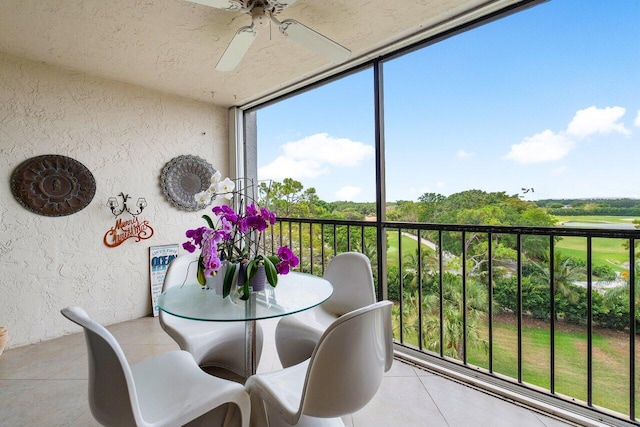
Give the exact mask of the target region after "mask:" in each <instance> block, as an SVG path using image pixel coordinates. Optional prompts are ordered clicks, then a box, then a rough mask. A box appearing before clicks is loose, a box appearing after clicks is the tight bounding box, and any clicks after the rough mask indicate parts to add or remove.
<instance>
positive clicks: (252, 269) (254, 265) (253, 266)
mask: <svg viewBox="0 0 640 427" xmlns="http://www.w3.org/2000/svg"><path fill="white" fill-rule="evenodd" d="M259 261H260V260H259V259H258V258H257V257H256V258H254V259H252V260H251V261H249V264H247V281H248V280H249V279H251V278H252V277H253V275H254V274H256V271H258V262H259Z"/></svg>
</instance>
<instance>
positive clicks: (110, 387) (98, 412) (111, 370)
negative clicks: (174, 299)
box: [61, 307, 143, 426]
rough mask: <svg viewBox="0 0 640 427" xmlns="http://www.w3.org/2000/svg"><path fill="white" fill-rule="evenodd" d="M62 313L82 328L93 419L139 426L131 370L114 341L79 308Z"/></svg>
mask: <svg viewBox="0 0 640 427" xmlns="http://www.w3.org/2000/svg"><path fill="white" fill-rule="evenodd" d="M61 313H62V315H63V316H64V317H66V318H67V319H69V320H71V321H72V322H74V323H77V324H78V325H80V326H82V327H83V328H84V332H85V338H86V341H87V351H88V356H89V406H90V408H91V413H92V414H93V416H94V417H95V419H96V420H97V421H98V422H100V423H101V424H103V425H118V426H137V425H141V424H142V422H143V421H142V416H141V414H140V409H139V403H138V398H137V395H136V389H135V385H134V382H133V375H132V373H131V368H130V367H129V363H128V362H127V358H126V357H125V355H124V352H123V351H122V348H121V347H120V345H119V344H118V342H117V341H116V339H115V338H114V337H113V335H111V333H110V332H109V331H107V330H106V329H105V328H104V327H103V326H102V325H100V324H99V323H97V322H95V321H93V320H91V318H90V317H89V316H88V315H87V313H86V312H85V311H84V310H83V309H81V308H80V307H67V308H64V309H62V310H61Z"/></svg>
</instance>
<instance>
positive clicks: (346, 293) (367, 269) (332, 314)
mask: <svg viewBox="0 0 640 427" xmlns="http://www.w3.org/2000/svg"><path fill="white" fill-rule="evenodd" d="M324 278H325V279H327V280H328V281H329V282H331V284H332V285H333V294H332V295H331V297H330V298H329V299H328V300H327V301H325V302H324V303H322V304H321V305H319V306H318V307H315V308H313V309H311V310H307V311H303V312H301V313H298V314H294V315H292V316H285V317H283V318H282V319H280V321H279V322H278V326H277V327H276V338H275V340H276V348H277V350H278V358H279V359H280V363H282V366H283V367H285V368H287V367H289V366H293V365H296V364H298V363H300V362H302V361H303V360H306V359H308V358H309V357H311V353H313V349H314V348H315V346H316V343H317V342H318V340H319V339H320V336H321V335H322V333H323V332H324V331H325V329H327V327H328V326H329V325H330V324H331V323H333V321H335V320H336V319H337V318H338V317H340V316H342V315H343V314H345V313H348V312H350V311H353V310H355V309H357V308H360V307H364V306H367V305H369V304H373V303H374V302H376V293H375V289H374V283H373V273H372V271H371V263H370V261H369V258H367V257H366V256H365V255H364V254H361V253H359V252H344V253H341V254H339V255H336V256H335V257H334V258H333V259H332V260H331V261H330V262H329V265H328V266H327V269H326V270H325V272H324Z"/></svg>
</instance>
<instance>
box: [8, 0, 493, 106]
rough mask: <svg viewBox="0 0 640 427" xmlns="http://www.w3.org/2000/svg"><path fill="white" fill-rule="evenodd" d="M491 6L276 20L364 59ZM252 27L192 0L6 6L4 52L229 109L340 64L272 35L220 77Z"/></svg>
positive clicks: (300, 7)
mask: <svg viewBox="0 0 640 427" xmlns="http://www.w3.org/2000/svg"><path fill="white" fill-rule="evenodd" d="M487 2H488V1H487V0H298V1H297V2H296V3H294V4H293V5H291V6H290V7H288V8H287V9H285V10H284V12H283V13H281V14H280V15H279V16H278V18H279V19H280V20H282V19H286V18H293V19H296V20H298V21H300V22H301V23H303V24H305V25H307V26H309V27H311V28H313V29H314V30H316V31H318V32H320V33H322V34H324V35H325V36H327V37H329V38H331V39H333V40H335V41H337V42H338V43H340V44H342V45H343V46H345V47H347V48H348V49H350V50H351V51H352V52H353V54H352V58H358V57H360V56H363V55H366V54H367V53H368V52H371V51H372V50H374V49H377V48H380V47H382V46H385V45H387V44H389V43H391V42H394V41H396V40H398V39H401V38H404V37H407V36H409V35H411V34H413V33H416V32H419V31H421V30H424V29H425V28H428V27H430V26H432V25H434V24H436V23H438V22H441V21H443V20H446V19H449V18H451V17H453V16H456V15H459V14H461V13H464V12H466V11H469V10H472V9H473V8H475V7H477V6H478V5H481V4H484V3H487ZM250 22H251V18H250V17H249V16H248V15H245V14H242V13H239V12H230V11H224V10H220V9H214V8H211V7H207V6H203V5H199V4H195V3H190V2H188V1H185V0H1V1H0V51H3V52H6V53H9V54H12V55H16V56H19V57H23V58H26V59H30V60H33V61H39V62H44V63H47V64H52V65H57V66H61V67H65V68H68V69H72V70H78V71H82V72H86V73H88V74H92V75H95V76H100V77H104V78H107V79H112V80H117V81H121V82H126V83H131V84H134V85H138V86H143V87H147V88H151V89H154V90H159V91H162V92H166V93H171V94H176V95H180V96H185V97H188V98H192V99H197V100H201V101H205V102H210V103H214V104H217V105H221V106H232V105H243V104H246V103H247V102H250V101H253V100H255V99H257V98H259V97H261V96H263V95H265V94H268V93H271V92H273V91H276V90H278V89H279V88H282V87H286V86H288V85H290V84H293V83H296V82H298V81H300V80H301V79H303V78H305V77H308V76H312V75H316V74H318V73H320V72H323V71H326V70H328V69H330V68H332V67H333V66H334V65H335V64H329V63H327V62H326V61H325V60H324V59H323V58H322V57H320V56H317V55H316V54H314V53H313V52H310V51H308V50H306V49H305V48H303V47H301V46H299V45H296V44H294V43H292V42H291V41H289V40H286V39H285V37H284V36H282V35H281V34H280V33H279V32H278V31H277V29H275V28H270V27H266V28H261V29H260V30H261V31H260V34H259V35H258V38H257V39H256V41H255V42H254V43H253V45H252V46H251V48H250V49H249V52H248V53H247V55H246V56H245V58H244V59H243V61H242V62H241V63H240V66H239V67H238V68H237V69H236V70H235V71H232V72H219V71H216V70H214V67H215V65H216V63H217V61H218V58H219V57H220V56H221V55H222V53H223V52H224V50H225V48H226V47H227V44H228V43H229V41H230V40H231V39H232V37H233V35H234V34H235V32H236V30H237V29H238V28H240V27H241V26H245V25H249V24H250ZM270 29H271V31H270Z"/></svg>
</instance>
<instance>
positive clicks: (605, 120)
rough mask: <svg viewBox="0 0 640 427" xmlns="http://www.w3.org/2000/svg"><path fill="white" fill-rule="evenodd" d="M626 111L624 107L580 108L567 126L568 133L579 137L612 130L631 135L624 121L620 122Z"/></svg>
mask: <svg viewBox="0 0 640 427" xmlns="http://www.w3.org/2000/svg"><path fill="white" fill-rule="evenodd" d="M625 112H626V110H625V109H624V108H623V107H606V108H597V107H595V106H591V107H589V108H585V109H584V110H578V111H577V112H576V115H575V116H573V120H571V123H569V126H568V127H567V134H569V135H575V136H577V137H578V138H584V137H587V136H589V135H593V134H595V133H601V134H607V133H611V132H617V133H621V134H623V135H629V134H630V133H631V132H629V130H627V129H626V128H625V127H624V123H618V120H620V118H622V116H624V113H625Z"/></svg>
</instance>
